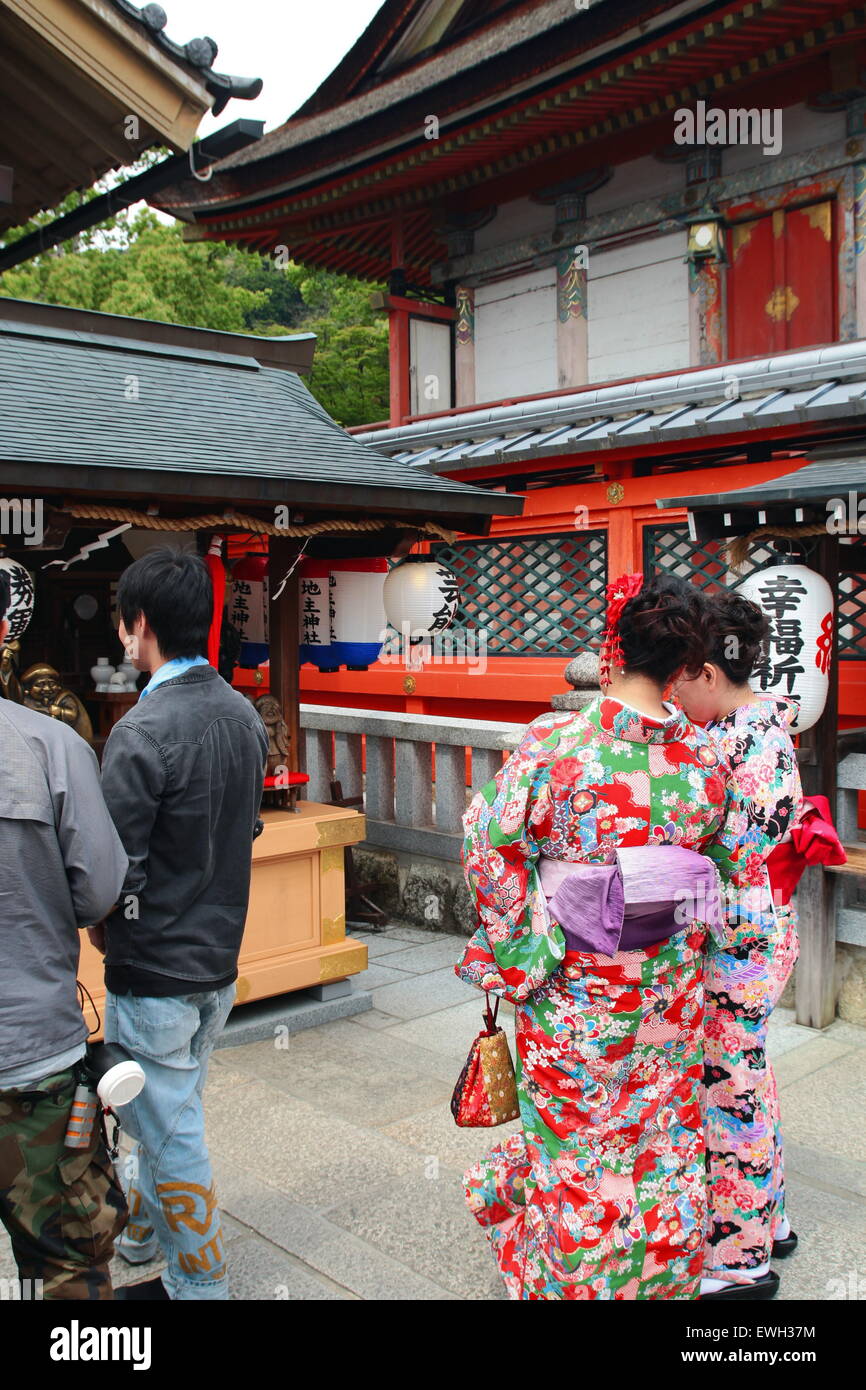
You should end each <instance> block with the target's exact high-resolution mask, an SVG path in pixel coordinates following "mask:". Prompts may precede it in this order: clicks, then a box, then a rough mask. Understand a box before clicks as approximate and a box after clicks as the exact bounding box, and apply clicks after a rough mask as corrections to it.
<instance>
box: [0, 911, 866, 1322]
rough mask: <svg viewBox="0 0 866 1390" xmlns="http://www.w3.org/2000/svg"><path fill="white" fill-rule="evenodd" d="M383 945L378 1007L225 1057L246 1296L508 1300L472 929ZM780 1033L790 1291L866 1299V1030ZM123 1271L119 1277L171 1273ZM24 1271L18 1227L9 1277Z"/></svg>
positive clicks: (240, 1285) (2, 1248) (222, 1122)
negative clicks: (484, 1097)
mask: <svg viewBox="0 0 866 1390" xmlns="http://www.w3.org/2000/svg"><path fill="white" fill-rule="evenodd" d="M354 934H355V935H359V933H358V932H355V933H354ZM365 939H366V941H367V944H368V946H369V952H370V968H369V970H367V971H366V973H365V974H364V975H362V976H359V977H358V978H357V983H358V985H359V986H360V987H361V988H366V989H370V990H371V991H372V993H373V1003H374V1008H373V1009H372V1010H371V1011H369V1012H367V1013H362V1014H359V1015H357V1016H356V1017H354V1018H349V1019H337V1020H335V1021H334V1022H331V1023H328V1024H325V1025H324V1026H322V1027H319V1028H313V1029H310V1030H309V1031H307V1032H302V1033H296V1034H292V1035H290V1036H288V1037H286V1036H285V1035H283V1036H282V1037H277V1038H275V1039H274V1040H273V1041H271V1040H268V1041H263V1042H255V1043H249V1044H247V1045H245V1046H241V1047H235V1048H227V1049H224V1050H221V1051H219V1052H217V1053H215V1054H214V1057H213V1059H212V1062H211V1070H210V1075H209V1078H208V1084H207V1091H206V1104H207V1110H208V1136H209V1143H210V1148H211V1154H212V1157H213V1161H214V1168H215V1172H216V1178H217V1187H218V1191H219V1196H220V1204H221V1206H222V1209H223V1212H224V1215H225V1233H226V1239H227V1248H228V1258H229V1263H230V1277H231V1282H232V1298H234V1299H274V1298H282V1299H395V1300H403V1299H423V1300H427V1299H465V1298H468V1299H502V1298H504V1292H503V1290H502V1287H501V1285H500V1283H499V1279H498V1276H497V1274H496V1272H495V1268H494V1264H493V1259H492V1256H491V1255H490V1253H489V1250H488V1248H487V1243H486V1241H485V1239H484V1236H483V1235H482V1233H481V1231H480V1229H479V1228H478V1227H477V1226H476V1224H475V1222H474V1221H473V1219H472V1217H471V1216H470V1215H469V1213H468V1212H467V1211H466V1208H465V1206H464V1203H463V1194H462V1189H461V1185H460V1178H461V1174H462V1173H463V1171H464V1169H465V1168H466V1167H467V1166H468V1165H469V1164H470V1163H471V1162H472V1161H473V1160H474V1159H475V1158H477V1157H479V1156H480V1155H481V1154H482V1153H483V1152H484V1150H485V1148H486V1147H487V1146H488V1145H489V1144H490V1142H491V1138H490V1135H489V1134H488V1133H486V1132H484V1131H480V1130H459V1129H457V1127H456V1126H455V1124H454V1122H453V1120H452V1118H451V1113H450V1110H449V1108H448V1101H449V1098H450V1095H451V1091H452V1088H453V1086H454V1082H455V1081H456V1079H457V1075H458V1073H459V1070H460V1067H461V1066H462V1064H463V1062H464V1061H465V1058H466V1054H467V1052H468V1049H469V1046H470V1043H471V1041H472V1038H473V1037H474V1036H475V1034H476V1032H477V1031H478V1028H479V1026H480V1013H481V1009H480V1000H481V996H479V995H478V994H477V993H476V991H474V990H472V989H470V988H469V987H468V986H466V985H464V984H462V983H461V981H459V980H458V979H457V978H456V976H455V975H454V974H453V971H452V968H451V967H452V965H453V962H454V961H455V959H456V958H457V957H458V955H459V952H460V949H461V939H460V938H458V937H455V936H446V935H442V934H440V933H431V932H425V931H421V930H419V929H416V928H413V927H402V926H399V925H397V926H395V927H393V928H391V929H390V930H389V931H388V932H386V933H384V934H367V935H366V936H365ZM503 1013H505V1015H506V1016H505V1018H503V1020H502V1021H503V1022H504V1023H505V1026H506V1028H507V1029H508V1031H509V1033H512V1043H513V1013H512V1011H511V1010H510V1009H508V1010H503ZM770 1036H771V1051H772V1056H773V1059H774V1063H775V1066H776V1075H777V1078H778V1082H779V1086H780V1089H781V1096H782V1114H783V1122H784V1127H785V1135H786V1155H787V1165H788V1187H789V1207H790V1213H791V1217H792V1221H793V1224H794V1227H795V1229H796V1230H797V1231H798V1233H799V1235H800V1240H801V1244H800V1249H799V1251H798V1252H797V1254H796V1255H794V1256H793V1257H792V1258H790V1259H788V1260H786V1261H784V1262H781V1261H780V1262H778V1263H777V1265H776V1268H777V1269H778V1270H779V1272H780V1273H781V1274H782V1275H783V1279H782V1290H781V1293H780V1295H779V1298H780V1299H801V1298H803V1299H817V1300H823V1299H843V1298H848V1299H850V1298H859V1299H866V1145H864V1114H866V1030H863V1029H860V1028H856V1027H854V1026H853V1025H851V1024H847V1023H841V1022H836V1023H834V1024H833V1025H832V1026H831V1027H830V1028H828V1029H827V1030H825V1031H824V1032H823V1033H821V1032H816V1031H813V1030H811V1029H808V1028H801V1027H799V1026H798V1025H797V1024H795V1023H794V1021H793V1014H792V1013H791V1012H790V1011H787V1010H782V1011H781V1012H780V1013H779V1014H778V1015H777V1017H776V1019H775V1020H774V1023H773V1025H772V1028H771V1035H770ZM283 1044H285V1045H283ZM515 1127H516V1125H510V1126H502V1127H501V1128H500V1130H499V1133H498V1135H497V1137H500V1136H501V1135H502V1134H503V1133H504V1132H509V1131H510V1130H511V1129H513V1128H515ZM115 1265H116V1266H117V1270H116V1275H117V1281H118V1282H119V1283H121V1282H122V1283H126V1282H128V1281H129V1280H130V1279H139V1278H142V1277H147V1276H149V1275H150V1274H152V1273H155V1272H156V1271H157V1270H158V1268H159V1265H158V1264H156V1263H154V1264H151V1265H145V1266H140V1267H139V1268H138V1269H135V1270H133V1269H130V1268H129V1266H127V1265H125V1264H124V1263H123V1262H122V1261H121V1260H116V1261H115ZM13 1272H14V1268H13V1265H12V1262H11V1258H10V1254H9V1249H8V1243H7V1242H6V1238H5V1235H4V1234H3V1233H2V1232H0V1276H3V1275H9V1274H11V1273H13Z"/></svg>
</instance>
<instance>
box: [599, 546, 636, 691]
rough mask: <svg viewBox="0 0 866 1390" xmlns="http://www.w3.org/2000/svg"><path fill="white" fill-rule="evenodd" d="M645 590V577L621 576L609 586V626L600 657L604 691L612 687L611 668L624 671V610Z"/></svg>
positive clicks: (600, 673)
mask: <svg viewBox="0 0 866 1390" xmlns="http://www.w3.org/2000/svg"><path fill="white" fill-rule="evenodd" d="M642 588H643V575H642V574H640V573H638V574H621V575H620V577H619V579H614V580H613V581H612V583H610V584H608V586H607V590H606V591H605V592H606V597H607V626H606V628H605V630H604V636H603V637H602V639H601V654H600V656H599V674H598V683H599V685H600V686H601V688H602V690H606V689H607V687H608V686H609V685H610V672H611V667H612V666H616V668H617V669H618V670H620V671H622V670H623V669H624V667H623V659H622V647H621V646H620V640H619V620H620V618H621V616H622V610H623V609H624V608H625V605H626V604H627V603H628V601H629V599H630V598H635V596H636V595H637V594H639V593H640V591H641V589H642Z"/></svg>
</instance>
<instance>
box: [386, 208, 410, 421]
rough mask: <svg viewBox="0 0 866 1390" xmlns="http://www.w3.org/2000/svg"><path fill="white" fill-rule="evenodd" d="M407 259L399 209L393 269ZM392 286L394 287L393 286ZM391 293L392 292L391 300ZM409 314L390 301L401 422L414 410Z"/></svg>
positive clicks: (395, 401) (396, 412) (395, 411)
mask: <svg viewBox="0 0 866 1390" xmlns="http://www.w3.org/2000/svg"><path fill="white" fill-rule="evenodd" d="M404 259H405V247H404V238H403V214H402V212H395V214H394V223H393V226H392V228H391V269H392V271H393V270H402V268H403V261H404ZM389 290H390V287H389ZM390 298H391V295H390V294H389V300H390ZM409 355H410V354H409V314H408V311H407V310H406V309H405V308H404V307H403V306H402V305H400V306H399V307H398V306H395V305H394V304H392V303H390V302H389V305H388V368H389V376H390V383H391V397H390V423H391V424H392V425H399V424H400V423H401V421H402V420H403V419H404V418H405V417H406V416H407V415H410V414H411V412H412V396H411V380H410V376H409V367H410V361H409Z"/></svg>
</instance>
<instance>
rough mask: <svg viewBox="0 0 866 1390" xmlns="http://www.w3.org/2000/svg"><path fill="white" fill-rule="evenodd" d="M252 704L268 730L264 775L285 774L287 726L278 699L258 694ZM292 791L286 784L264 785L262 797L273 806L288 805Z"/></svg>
mask: <svg viewBox="0 0 866 1390" xmlns="http://www.w3.org/2000/svg"><path fill="white" fill-rule="evenodd" d="M253 704H254V705H255V707H256V709H257V710H258V712H259V715H260V716H261V720H262V723H263V724H264V726H265V728H266V729H267V732H268V763H267V768H266V771H265V776H266V777H277V778H279V777H280V775H281V774H282V775H283V776H285V774H286V772H287V771H288V766H289V726H288V725H287V723H286V721H285V719H284V718H283V711H282V710H281V709H280V705H279V701H278V700H277V698H276V696H274V695H260V696H259V698H258V699H257V700H254V701H253ZM292 791H293V789H291V788H289V787H288V786H276V787H266V788H265V791H264V798H267V800H268V801H270V802H271V804H272V805H275V806H289V805H291V802H292V800H293V796H292Z"/></svg>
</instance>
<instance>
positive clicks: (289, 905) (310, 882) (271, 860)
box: [78, 801, 367, 1036]
mask: <svg viewBox="0 0 866 1390" xmlns="http://www.w3.org/2000/svg"><path fill="white" fill-rule="evenodd" d="M262 819H263V820H264V822H265V828H264V830H263V832H262V834H261V835H260V836H259V838H258V839H257V840H256V841H255V843H254V845H253V875H252V887H251V891H250V906H249V912H248V914H247V923H246V929H245V931H244V941H243V946H242V947H241V954H240V961H239V967H238V970H239V973H238V986H237V989H238V993H237V1002H238V1003H239V1004H248V1003H252V1002H253V1000H256V999H266V998H268V997H270V996H272V995H277V994H284V993H286V992H287V991H289V990H295V989H305V988H307V987H308V986H310V985H320V984H327V983H329V982H331V981H333V980H342V979H345V978H346V977H347V976H349V975H357V974H358V972H359V971H361V970H366V968H367V947H366V945H365V944H364V943H363V942H362V941H356V940H354V939H353V938H352V937H350V936H346V908H345V903H346V897H345V881H344V873H343V849H344V846H346V845H353V844H357V843H358V841H359V840H362V839H363V838H364V817H363V816H362V815H360V814H359V813H358V812H357V811H350V810H344V809H342V808H341V807H339V806H322V805H319V804H318V803H316V802H313V801H299V802H298V809H297V811H264V812H263V813H262ZM78 977H79V979H80V980H81V981H82V983H83V984H84V985H85V987H86V988H87V990H88V991H89V993H90V994H91V995H92V997H93V1001H94V1003H95V1004H96V1007H97V1009H98V1010H99V1014H100V1017H102V1015H103V1013H104V1003H105V984H104V981H103V963H102V957H101V956H100V954H99V952H98V951H96V950H94V948H93V947H92V946H91V944H90V941H89V939H88V938H87V936H86V934H85V933H82V948H81V966H80V969H79V972H78ZM85 1017H86V1018H87V1021H88V1024H89V1025H91V1026H92V1024H93V1022H94V1021H95V1020H94V1019H93V1014H92V1010H91V1009H90V1007H89V1005H88V1006H86V1008H85ZM100 1036H101V1034H100Z"/></svg>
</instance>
